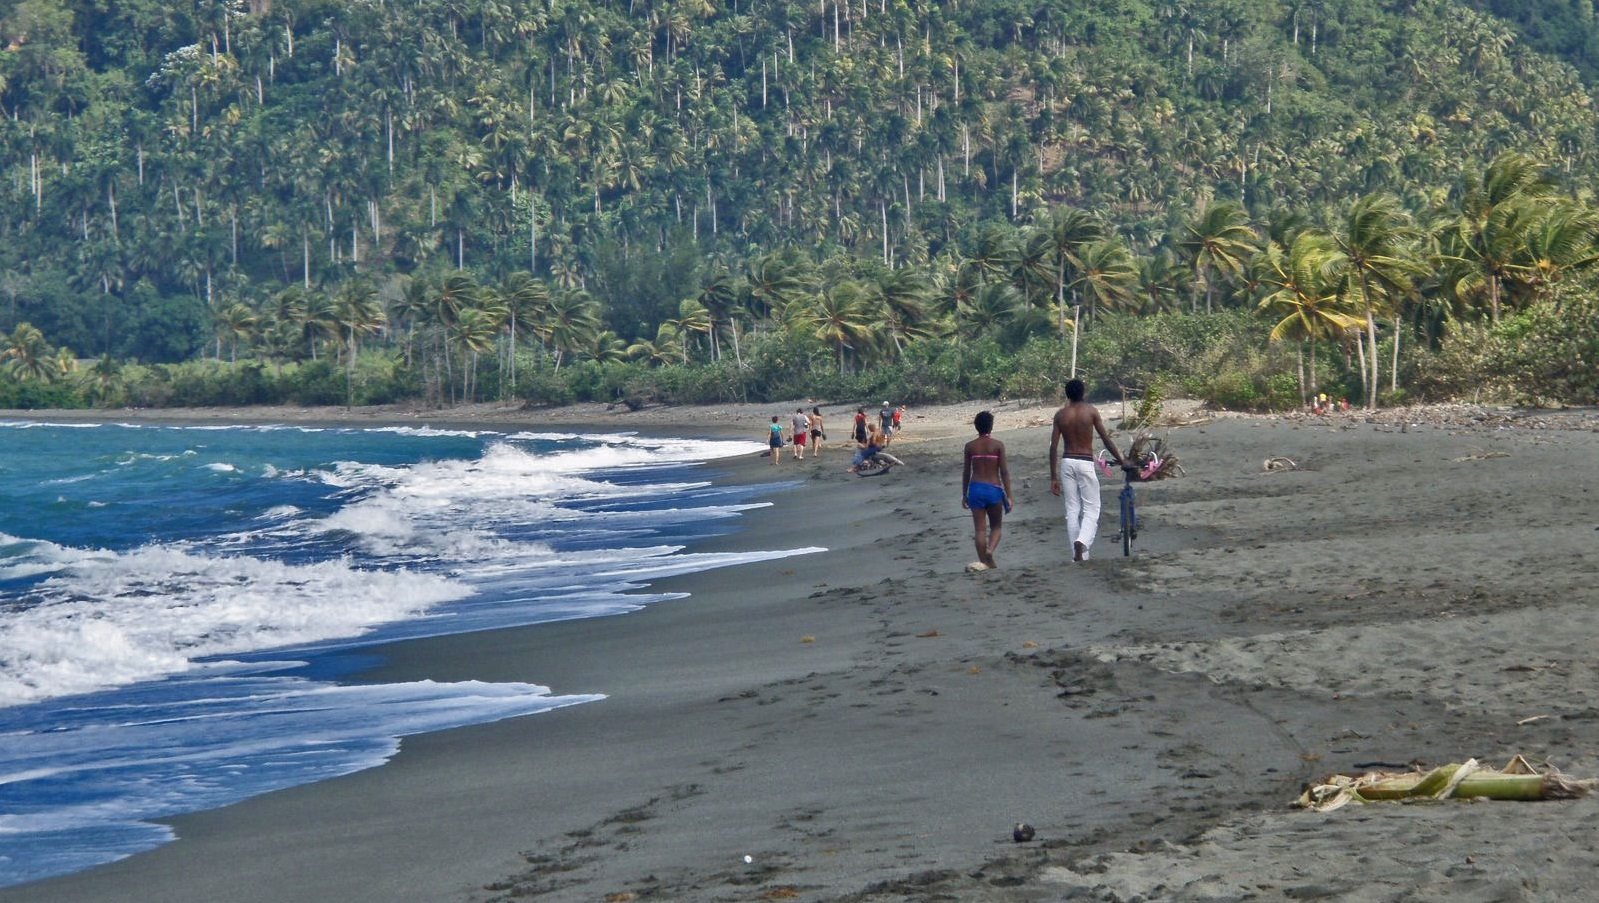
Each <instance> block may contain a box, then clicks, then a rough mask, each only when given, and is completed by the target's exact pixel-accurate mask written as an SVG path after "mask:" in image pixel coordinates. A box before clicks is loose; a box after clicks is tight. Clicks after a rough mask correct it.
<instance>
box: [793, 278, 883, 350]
mask: <svg viewBox="0 0 1599 903" xmlns="http://www.w3.org/2000/svg"><path fill="white" fill-rule="evenodd" d="M802 323H803V324H804V325H805V326H806V327H808V328H809V329H810V330H811V332H812V333H813V334H814V335H815V336H816V337H817V338H818V339H820V340H822V341H823V342H826V343H828V344H829V345H832V346H834V347H835V348H836V349H837V350H838V372H839V373H844V372H845V357H844V355H845V352H846V351H847V350H851V349H856V348H858V347H859V346H860V345H861V344H862V343H864V342H866V341H868V340H869V339H870V338H871V335H872V324H873V321H872V317H871V303H870V300H869V296H868V293H867V291H866V289H865V288H864V287H863V286H862V285H861V284H860V283H859V282H856V281H854V280H853V279H846V280H843V281H841V282H837V283H834V284H832V285H830V286H828V287H827V288H825V289H823V290H822V292H821V293H820V294H818V295H817V296H816V298H815V300H813V301H812V302H811V304H810V305H808V310H807V311H806V313H805V314H803V315H802Z"/></svg>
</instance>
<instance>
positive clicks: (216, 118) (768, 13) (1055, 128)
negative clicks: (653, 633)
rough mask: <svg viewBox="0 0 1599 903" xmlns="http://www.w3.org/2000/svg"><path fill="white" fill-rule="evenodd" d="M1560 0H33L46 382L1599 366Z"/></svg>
mask: <svg viewBox="0 0 1599 903" xmlns="http://www.w3.org/2000/svg"><path fill="white" fill-rule="evenodd" d="M1577 7H1583V8H1586V4H1578V5H1577ZM1573 8H1574V9H1575V8H1576V7H1573ZM1568 12H1569V11H1568ZM1572 15H1573V16H1575V18H1574V20H1573V21H1572V22H1571V23H1568V26H1567V29H1568V31H1571V30H1575V32H1577V33H1579V34H1580V35H1584V36H1585V37H1586V39H1588V45H1592V44H1593V43H1594V42H1593V41H1592V40H1591V39H1592V38H1593V36H1594V34H1595V28H1594V23H1593V22H1592V16H1591V15H1582V14H1577V13H1572ZM1515 27H1516V26H1513V25H1512V24H1510V23H1507V22H1505V21H1502V20H1499V19H1495V18H1493V17H1491V16H1488V15H1486V14H1481V13H1478V12H1474V11H1472V10H1471V9H1469V8H1468V7H1467V6H1465V5H1462V4H1457V3H1453V2H1447V0H1410V2H1401V0H1391V2H1379V0H1349V2H1338V3H1332V2H1324V0H1303V2H1288V0H1218V2H1209V3H1203V4H1201V3H1191V2H1181V0H1094V2H1087V0H1031V2H1021V0H984V2H981V3H975V2H970V0H949V2H944V3H932V2H921V0H917V2H907V0H894V2H890V0H821V2H816V0H810V2H805V3H798V2H756V0H728V2H713V0H676V2H657V0H603V2H602V0H418V2H410V3H397V2H393V0H352V2H347V0H339V2H326V0H248V2H242V0H240V2H232V0H228V2H216V0H196V2H193V3H186V4H164V3H159V2H155V0H17V2H12V3H10V4H6V5H4V6H0V191H3V192H5V203H4V204H3V205H0V236H3V239H4V240H3V241H0V296H3V304H0V327H3V330H4V332H5V337H4V341H3V345H0V347H3V357H4V360H5V374H4V377H3V378H0V403H5V404H8V405H12V406H16V405H29V406H35V405H50V404H57V405H69V404H84V403H104V404H125V403H135V404H179V403H187V404H207V403H251V402H261V401H278V400H296V401H301V402H349V401H359V402H370V401H386V400H394V399H398V398H402V397H424V398H427V399H430V400H432V401H435V402H439V403H447V402H453V401H461V400H471V399H484V398H524V399H528V400H533V401H564V400H571V399H575V398H599V399H627V400H629V401H633V400H650V399H652V398H653V399H664V400H678V401H705V400H720V399H729V398H743V399H770V398H788V397H794V396H798V395H813V394H814V395H825V396H828V397H837V398H851V397H861V396H864V395H867V394H870V395H874V396H875V395H879V394H893V395H895V396H896V397H903V398H907V399H913V400H914V399H937V398H945V397H954V396H961V395H988V394H1013V395H1041V394H1050V393H1053V392H1054V391H1056V390H1057V388H1058V386H1059V383H1060V381H1061V380H1062V379H1063V378H1064V377H1065V375H1067V374H1068V373H1070V372H1072V370H1073V368H1077V369H1078V370H1079V371H1080V372H1081V373H1082V374H1083V375H1085V376H1086V377H1087V378H1089V379H1090V380H1091V383H1092V384H1093V385H1094V386H1095V388H1096V390H1097V391H1100V392H1107V391H1114V390H1116V389H1118V388H1123V389H1125V388H1129V387H1130V388H1132V389H1135V390H1143V389H1148V388H1151V387H1156V386H1163V387H1164V390H1166V391H1185V392H1194V393H1198V394H1200V395H1202V396H1205V397H1209V398H1211V399H1213V400H1216V401H1219V402H1221V403H1226V404H1237V405H1245V406H1269V405H1285V404H1293V403H1297V402H1298V401H1300V400H1301V399H1302V398H1303V397H1304V395H1305V394H1306V393H1308V392H1314V391H1317V390H1318V388H1322V389H1331V390H1332V391H1333V392H1335V393H1348V394H1350V395H1351V396H1352V397H1357V398H1361V399H1363V400H1364V401H1365V402H1366V403H1367V404H1372V405H1375V404H1378V403H1380V402H1382V401H1385V400H1387V399H1390V398H1400V397H1406V396H1407V395H1415V394H1417V393H1420V394H1426V395H1434V396H1448V395H1459V394H1462V393H1467V392H1472V393H1480V392H1487V393H1489V394H1490V395H1495V396H1498V397H1505V398H1513V399H1517V400H1527V399H1530V400H1590V399H1591V398H1592V395H1593V393H1594V391H1595V389H1596V385H1595V383H1596V379H1595V377H1594V376H1593V375H1592V369H1593V368H1592V367H1591V366H1589V365H1587V364H1585V363H1584V360H1591V359H1592V358H1591V357H1585V356H1588V355H1592V354H1594V353H1599V347H1596V346H1599V339H1596V337H1595V336H1596V332H1599V330H1596V327H1595V323H1594V320H1595V317H1594V312H1595V306H1594V304H1593V301H1592V300H1591V298H1592V293H1591V292H1590V291H1589V289H1590V288H1591V287H1592V285H1593V279H1594V277H1593V275H1592V274H1591V273H1590V272H1589V269H1590V267H1591V266H1592V265H1593V264H1594V262H1595V259H1596V251H1595V247H1594V244H1595V236H1596V234H1599V215H1596V208H1595V207H1594V205H1593V203H1592V196H1591V190H1590V188H1589V186H1590V185H1591V183H1592V179H1593V177H1594V175H1595V173H1596V170H1599V159H1596V158H1595V156H1594V153H1593V143H1594V142H1593V137H1594V134H1595V111H1594V108H1593V101H1592V97H1591V94H1590V92H1589V89H1588V87H1587V86H1586V85H1585V84H1584V82H1583V80H1582V77H1581V75H1580V74H1579V72H1578V70H1577V69H1575V68H1573V66H1572V65H1570V64H1569V63H1568V62H1566V61H1564V60H1562V59H1560V58H1559V57H1558V55H1550V54H1546V53H1544V52H1542V51H1540V50H1537V49H1535V48H1533V47H1532V46H1530V45H1529V43H1528V42H1527V41H1523V40H1520V36H1521V33H1520V32H1517V31H1515V30H1514V29H1515ZM1588 45H1584V46H1588ZM1573 59H1576V57H1573ZM1584 59H1585V58H1584ZM1073 339H1080V342H1074V341H1073ZM80 360H82V361H86V363H83V364H82V365H80V363H79V362H80Z"/></svg>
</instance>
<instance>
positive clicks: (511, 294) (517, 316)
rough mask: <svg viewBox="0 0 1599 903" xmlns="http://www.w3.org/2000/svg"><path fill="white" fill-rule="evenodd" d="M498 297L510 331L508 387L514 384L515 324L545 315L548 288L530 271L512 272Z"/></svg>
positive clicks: (547, 305) (547, 304)
mask: <svg viewBox="0 0 1599 903" xmlns="http://www.w3.org/2000/svg"><path fill="white" fill-rule="evenodd" d="M500 299H501V300H502V301H503V302H504V303H505V313H506V319H505V322H506V325H507V328H508V329H510V332H511V353H510V359H511V367H510V375H511V379H510V384H509V388H512V389H514V388H515V386H516V345H517V334H516V333H517V326H518V324H521V323H527V322H537V321H538V320H539V319H540V318H541V317H543V316H544V315H545V311H546V310H547V309H548V308H549V304H550V289H549V287H548V286H546V285H545V284H544V283H543V282H540V281H539V280H537V279H535V278H533V274H532V273H527V272H521V273H512V274H511V275H510V277H509V278H507V279H506V280H505V285H504V286H503V288H502V289H501V291H500Z"/></svg>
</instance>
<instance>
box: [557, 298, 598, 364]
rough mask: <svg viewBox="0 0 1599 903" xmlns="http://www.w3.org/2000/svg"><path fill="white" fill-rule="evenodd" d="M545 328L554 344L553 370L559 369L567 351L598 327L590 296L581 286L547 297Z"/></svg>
mask: <svg viewBox="0 0 1599 903" xmlns="http://www.w3.org/2000/svg"><path fill="white" fill-rule="evenodd" d="M544 328H545V329H546V330H547V332H548V334H549V337H550V344H551V346H553V347H554V348H555V370H556V372H560V369H561V361H562V360H563V359H564V358H565V356H566V354H567V353H568V352H571V351H577V350H580V349H581V348H582V347H583V345H584V342H585V341H586V338H587V336H588V334H589V333H591V332H593V331H594V330H595V329H597V328H598V318H597V317H596V316H595V313H594V302H593V299H591V298H590V297H589V295H588V293H587V292H585V291H583V290H581V289H579V290H576V291H564V292H557V293H556V294H555V295H554V297H552V298H551V299H550V309H549V312H548V314H547V319H546V320H545V323H544Z"/></svg>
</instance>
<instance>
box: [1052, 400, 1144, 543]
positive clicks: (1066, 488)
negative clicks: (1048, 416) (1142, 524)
mask: <svg viewBox="0 0 1599 903" xmlns="http://www.w3.org/2000/svg"><path fill="white" fill-rule="evenodd" d="M1084 391H1085V387H1084V386H1083V381H1082V380H1080V379H1074V380H1072V381H1071V382H1069V383H1067V384H1066V404H1065V406H1064V407H1062V408H1061V409H1060V410H1058V411H1056V412H1055V427H1054V429H1052V430H1051V431H1050V434H1049V491H1050V493H1052V494H1054V495H1063V496H1064V497H1065V502H1066V538H1067V539H1069V540H1070V541H1071V544H1072V560H1073V561H1087V560H1088V552H1089V549H1091V548H1093V546H1094V534H1095V533H1096V532H1098V530H1099V475H1098V474H1096V473H1095V472H1094V433H1095V432H1098V433H1099V438H1100V439H1102V440H1104V443H1105V448H1107V449H1108V450H1109V451H1110V453H1111V456H1112V457H1114V458H1115V459H1116V463H1117V464H1124V463H1125V462H1124V461H1123V460H1122V453H1121V452H1120V451H1119V450H1117V448H1116V443H1115V442H1113V441H1111V438H1110V434H1109V433H1107V432H1106V431H1105V422H1104V421H1103V420H1101V419H1100V417H1099V409H1098V408H1096V407H1094V406H1093V405H1091V404H1089V403H1088V402H1086V401H1083V394H1084ZM1063 440H1064V442H1065V445H1066V450H1065V452H1064V453H1062V452H1061V450H1060V449H1061V443H1062V441H1063ZM1057 455H1059V457H1057ZM1062 471H1064V473H1063V472H1062Z"/></svg>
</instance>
